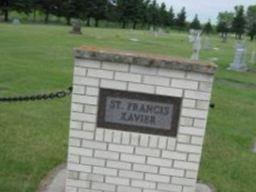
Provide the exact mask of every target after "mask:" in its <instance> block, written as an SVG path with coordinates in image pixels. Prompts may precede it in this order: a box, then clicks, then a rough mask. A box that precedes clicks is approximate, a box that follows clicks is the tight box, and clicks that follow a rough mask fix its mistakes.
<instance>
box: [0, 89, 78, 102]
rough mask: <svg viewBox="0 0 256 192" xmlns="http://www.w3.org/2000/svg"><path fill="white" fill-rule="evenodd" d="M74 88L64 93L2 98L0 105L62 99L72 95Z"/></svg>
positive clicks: (0, 98)
mask: <svg viewBox="0 0 256 192" xmlns="http://www.w3.org/2000/svg"><path fill="white" fill-rule="evenodd" d="M72 90H73V88H72V87H69V88H67V89H66V90H63V91H57V92H52V93H46V94H37V95H30V96H16V97H0V103H1V102H4V103H11V102H25V101H26V102H27V101H40V100H52V99H61V98H64V97H66V96H69V95H71V93H72Z"/></svg>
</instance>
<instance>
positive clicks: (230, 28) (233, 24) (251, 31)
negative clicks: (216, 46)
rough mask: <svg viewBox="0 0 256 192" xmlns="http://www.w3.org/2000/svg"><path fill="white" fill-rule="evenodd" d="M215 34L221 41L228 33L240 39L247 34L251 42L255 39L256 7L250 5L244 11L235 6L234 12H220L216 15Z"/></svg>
mask: <svg viewBox="0 0 256 192" xmlns="http://www.w3.org/2000/svg"><path fill="white" fill-rule="evenodd" d="M217 32H219V33H220V34H221V36H222V38H223V39H225V38H226V37H227V35H228V33H234V34H235V35H236V38H238V39H242V36H243V35H244V34H247V35H248V36H249V37H250V39H251V40H254V38H255V37H256V5H251V6H249V7H248V8H247V10H246V11H245V8H244V7H243V6H236V7H235V11H234V12H227V11H225V12H220V13H219V15H218V24H217Z"/></svg>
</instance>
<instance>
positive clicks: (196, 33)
mask: <svg viewBox="0 0 256 192" xmlns="http://www.w3.org/2000/svg"><path fill="white" fill-rule="evenodd" d="M189 33H190V34H189V41H190V42H191V43H192V44H193V53H192V56H191V59H192V60H196V61H198V60H199V54H200V50H201V33H202V31H201V30H194V29H191V30H190V31H189Z"/></svg>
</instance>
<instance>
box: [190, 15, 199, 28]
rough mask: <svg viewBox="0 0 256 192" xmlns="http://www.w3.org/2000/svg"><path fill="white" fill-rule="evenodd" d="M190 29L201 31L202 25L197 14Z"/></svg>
mask: <svg viewBox="0 0 256 192" xmlns="http://www.w3.org/2000/svg"><path fill="white" fill-rule="evenodd" d="M190 29H201V24H200V21H199V19H198V15H197V14H196V15H195V18H194V19H193V21H192V23H190Z"/></svg>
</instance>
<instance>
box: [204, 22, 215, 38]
mask: <svg viewBox="0 0 256 192" xmlns="http://www.w3.org/2000/svg"><path fill="white" fill-rule="evenodd" d="M203 30H204V32H205V33H206V34H207V35H209V34H210V33H212V32H213V27H212V24H211V21H210V20H209V21H208V22H207V23H206V24H205V25H204V29H203Z"/></svg>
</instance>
